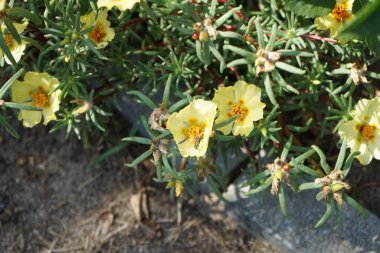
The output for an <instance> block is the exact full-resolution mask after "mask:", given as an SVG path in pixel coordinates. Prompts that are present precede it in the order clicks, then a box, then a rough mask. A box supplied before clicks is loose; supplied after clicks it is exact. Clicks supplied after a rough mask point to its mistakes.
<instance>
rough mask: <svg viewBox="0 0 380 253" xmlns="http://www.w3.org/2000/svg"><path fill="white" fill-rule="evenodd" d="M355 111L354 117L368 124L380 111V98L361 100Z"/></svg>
mask: <svg viewBox="0 0 380 253" xmlns="http://www.w3.org/2000/svg"><path fill="white" fill-rule="evenodd" d="M354 110H355V111H354V113H353V114H354V117H357V118H359V119H360V120H362V121H363V122H368V120H369V119H370V118H371V117H372V116H373V115H375V114H376V113H375V112H376V111H379V110H380V98H378V97H376V98H373V99H371V100H368V99H361V100H359V102H358V103H357V104H356V106H355V108H354Z"/></svg>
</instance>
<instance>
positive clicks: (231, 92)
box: [212, 80, 265, 136]
mask: <svg viewBox="0 0 380 253" xmlns="http://www.w3.org/2000/svg"><path fill="white" fill-rule="evenodd" d="M260 96H261V89H260V88H259V87H257V86H255V85H253V84H249V83H246V82H244V81H241V80H240V81H237V82H236V83H235V85H234V86H229V87H223V88H220V89H218V90H216V92H215V96H214V98H213V100H212V101H213V102H215V103H216V104H217V105H218V109H219V111H220V114H219V117H218V118H217V119H216V121H215V124H218V123H220V122H223V121H226V120H228V119H229V118H231V117H233V116H235V115H238V114H239V116H238V117H237V118H236V120H235V121H233V122H231V123H230V124H228V125H226V126H224V127H221V128H219V129H218V130H220V131H222V132H223V134H225V135H227V134H230V133H231V131H232V134H233V135H241V136H248V135H249V134H250V133H251V131H252V130H253V122H254V121H258V120H259V119H262V118H263V113H264V110H263V109H264V107H265V104H264V103H262V102H260Z"/></svg>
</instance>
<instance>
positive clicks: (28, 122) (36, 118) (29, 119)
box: [19, 103, 42, 127]
mask: <svg viewBox="0 0 380 253" xmlns="http://www.w3.org/2000/svg"><path fill="white" fill-rule="evenodd" d="M28 105H31V103H29V104H28ZM19 118H20V119H22V120H23V122H22V123H23V125H24V126H25V127H33V126H35V125H37V124H38V123H40V122H41V118H42V113H41V112H40V111H27V110H20V115H19Z"/></svg>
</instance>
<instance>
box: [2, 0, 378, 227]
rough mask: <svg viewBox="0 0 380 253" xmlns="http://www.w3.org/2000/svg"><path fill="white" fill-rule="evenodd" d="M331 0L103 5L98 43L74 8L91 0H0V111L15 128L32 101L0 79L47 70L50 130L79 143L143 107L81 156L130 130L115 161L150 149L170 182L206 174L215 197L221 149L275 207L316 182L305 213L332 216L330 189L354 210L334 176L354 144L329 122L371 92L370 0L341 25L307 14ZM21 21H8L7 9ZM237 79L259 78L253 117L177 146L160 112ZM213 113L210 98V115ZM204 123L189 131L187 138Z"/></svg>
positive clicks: (373, 32)
mask: <svg viewBox="0 0 380 253" xmlns="http://www.w3.org/2000/svg"><path fill="white" fill-rule="evenodd" d="M242 2H244V1H242ZM334 5H335V1H330V0H301V1H296V0H284V1H270V0H263V1H259V4H257V5H256V4H255V2H250V1H248V2H244V4H243V5H241V6H240V5H237V4H235V2H234V1H227V2H226V3H223V1H217V0H209V1H206V0H196V1H185V0H184V1H162V0H149V1H144V0H142V1H141V2H139V3H137V4H136V5H134V7H133V8H132V9H128V10H123V11H120V10H118V9H117V8H113V9H111V10H108V12H107V14H108V16H107V20H108V22H109V23H110V29H111V28H112V29H114V33H115V35H114V37H113V38H112V39H110V40H109V41H106V45H105V46H99V45H98V44H97V43H96V42H97V41H96V37H94V36H92V35H93V34H92V35H91V34H90V33H91V32H94V31H95V32H96V31H97V30H96V29H99V27H98V26H97V23H95V22H94V24H90V25H89V26H86V27H85V22H83V16H84V15H87V14H89V13H92V12H93V13H94V15H95V17H96V16H100V14H101V10H103V9H99V8H98V7H97V1H95V0H91V1H80V0H70V1H42V0H34V1H26V2H25V1H9V3H8V5H7V6H6V9H5V11H4V13H3V14H4V15H3V16H2V20H1V22H2V24H3V26H4V29H3V30H2V32H1V33H0V57H2V58H1V59H0V63H2V62H3V61H1V60H3V58H4V57H6V58H7V59H8V61H6V62H4V66H2V67H1V72H0V78H1V79H0V80H1V81H0V82H1V84H2V86H1V88H0V103H1V105H0V106H1V113H0V124H1V125H2V127H4V129H6V131H8V132H9V133H10V134H11V135H12V136H14V137H17V136H18V134H17V132H16V131H15V130H14V129H13V128H12V126H11V124H10V120H11V118H12V117H11V115H12V116H13V118H16V117H14V115H17V114H18V113H19V111H20V110H32V111H33V110H38V111H41V110H42V111H43V110H44V109H42V108H36V107H34V106H32V105H31V104H33V103H30V102H33V101H32V100H33V98H31V99H29V100H27V101H25V103H21V104H18V103H15V102H13V96H14V95H13V94H10V92H9V88H10V87H11V85H12V84H13V83H14V81H15V80H17V79H22V73H24V72H28V71H35V72H47V73H49V75H51V76H54V77H56V78H57V79H58V80H59V86H58V87H57V88H56V89H55V90H54V91H52V93H54V92H55V91H58V90H60V91H61V95H60V108H59V111H58V112H56V116H57V120H56V121H54V122H53V121H52V122H51V123H49V125H48V127H49V128H50V132H54V131H60V130H65V131H66V135H67V136H68V135H70V134H75V135H76V136H77V137H78V138H80V139H82V140H83V141H85V142H86V141H88V142H90V143H91V142H93V141H95V140H97V139H98V138H99V137H102V138H106V139H108V138H109V139H111V138H110V136H112V133H113V132H112V131H113V126H114V123H115V122H116V121H119V120H120V117H121V116H120V111H129V110H131V109H137V108H143V109H141V111H138V113H136V115H135V118H134V120H133V121H132V122H130V124H131V126H130V129H131V130H130V129H127V127H126V129H125V137H124V138H123V139H122V140H121V142H120V141H117V142H115V141H114V142H113V143H114V144H113V145H114V146H112V147H109V148H108V149H107V150H106V151H105V152H104V153H103V154H101V155H100V156H99V157H97V158H96V159H94V161H92V162H91V164H89V166H88V168H90V167H93V166H95V165H96V164H99V163H101V162H104V161H106V159H107V158H109V157H110V156H112V155H115V154H119V152H122V151H123V150H124V149H125V148H126V147H127V146H129V145H130V144H132V143H133V145H134V146H136V147H138V148H137V149H138V150H140V151H141V152H140V154H139V155H137V156H136V157H135V158H134V159H133V160H132V161H127V162H126V164H125V165H126V166H127V167H139V166H143V164H145V162H144V163H143V161H150V162H152V163H153V164H154V165H155V167H156V175H155V178H154V180H155V181H157V182H161V183H166V184H167V186H168V188H170V192H171V194H174V192H175V193H176V195H178V193H180V194H181V193H182V194H185V193H186V194H189V195H195V194H196V192H197V190H198V188H201V187H200V185H204V184H207V186H208V187H207V189H208V190H209V191H213V192H214V193H215V194H216V195H217V196H218V197H219V198H220V199H223V200H224V197H223V191H225V190H226V188H227V184H226V182H228V179H226V178H225V176H226V175H228V173H229V172H228V168H229V167H230V166H231V164H232V160H233V161H235V162H238V161H245V162H249V163H250V165H252V166H248V167H247V168H246V166H244V168H243V169H244V171H245V173H246V175H247V181H246V182H245V183H244V184H243V185H244V186H247V187H249V191H248V193H247V195H249V196H255V194H260V192H263V191H266V190H269V189H270V191H271V193H272V194H273V195H277V196H276V197H278V201H279V206H278V208H279V209H280V210H281V211H282V212H283V214H284V215H291V210H288V208H287V205H286V200H287V199H289V196H288V194H287V192H288V191H295V192H299V191H304V190H312V189H317V190H318V191H319V192H318V193H316V197H315V198H316V200H318V201H321V202H322V203H325V204H326V212H325V214H322V217H321V219H320V221H319V222H317V224H316V227H319V226H322V225H323V224H324V223H325V222H326V221H327V220H328V219H329V218H330V217H331V216H332V214H333V213H334V212H335V214H336V215H337V225H338V224H340V223H341V218H342V216H341V213H342V209H343V208H344V205H343V206H342V202H346V203H348V204H349V205H351V206H353V207H354V208H356V209H357V210H359V211H360V212H363V213H365V209H363V208H362V207H361V206H360V205H359V204H358V203H357V202H356V201H355V200H353V199H352V198H351V197H350V196H349V190H348V188H349V187H348V186H347V185H346V184H345V183H344V180H345V179H346V177H347V176H348V174H349V172H350V169H351V167H352V164H353V163H354V161H355V160H356V158H357V157H358V155H359V154H360V152H355V150H352V149H351V148H350V149H349V147H348V146H347V145H348V143H350V142H349V141H348V140H346V139H344V138H343V139H342V138H341V137H340V135H339V133H338V132H339V131H338V129H339V128H340V126H341V125H342V124H345V122H347V121H349V120H351V119H352V117H354V114H353V113H352V111H353V110H355V105H356V104H357V103H358V101H360V100H361V99H363V98H366V99H374V98H375V97H376V96H378V95H377V94H378V92H379V90H378V80H379V79H380V73H379V68H378V67H379V61H378V60H379V59H378V58H377V57H374V55H373V53H375V55H377V56H379V55H380V40H379V38H380V36H379V28H378V24H379V22H380V20H379V15H377V14H378V12H379V6H380V5H379V1H365V0H356V1H355V3H354V6H353V15H354V16H355V17H356V18H354V19H352V21H349V22H346V24H345V25H344V26H343V28H342V31H340V32H341V35H342V37H339V38H328V37H327V36H328V33H325V32H324V31H319V30H317V29H316V25H314V18H315V17H318V16H323V15H327V14H328V13H330V12H331V11H332V9H333V8H334ZM81 17H82V21H81ZM26 22H28V25H27V28H26V29H25V31H24V32H23V33H21V34H19V33H18V31H17V25H16V23H18V24H21V23H23V24H25V23H26ZM103 25H104V24H103ZM5 26H6V28H5ZM103 32H104V31H103ZM97 35H99V36H100V37H101V35H102V33H98V34H97ZM10 38H12V40H10ZM94 38H95V39H94ZM342 38H343V39H347V38H350V39H351V41H347V43H343V42H345V41H344V40H341V39H342ZM20 42H21V43H23V42H25V43H26V48H25V50H24V52H23V55H21V58H20V57H19V56H20V55H16V54H15V51H14V47H13V46H14V45H20ZM12 43H14V44H12ZM16 56H17V57H16ZM18 58H20V60H19V59H18ZM9 62H10V63H11V64H8V63H9ZM238 80H243V81H245V82H246V83H250V84H254V85H256V86H257V87H258V88H259V89H260V90H261V94H260V101H261V102H262V103H264V104H265V108H264V111H263V117H262V118H261V119H258V120H256V121H254V122H252V124H253V130H252V131H251V132H250V133H249V134H247V135H246V136H240V135H233V133H231V134H228V135H224V134H223V133H222V132H221V131H220V130H221V129H222V127H225V126H228V125H232V126H235V124H237V122H238V120H239V119H240V118H239V117H240V116H244V115H241V114H242V112H243V113H244V111H238V112H237V113H236V112H235V114H232V115H230V116H229V117H228V119H226V120H223V121H222V122H218V124H215V121H214V122H213V125H212V127H210V133H209V135H210V136H209V137H210V139H209V141H208V147H207V152H206V154H205V155H204V156H200V157H182V155H181V152H180V150H179V149H178V145H180V144H181V142H180V143H175V140H174V138H173V133H172V132H171V131H170V130H169V129H167V125H166V123H167V120H168V117H169V116H170V115H172V114H173V113H176V112H180V110H181V109H183V108H184V107H186V106H187V105H189V104H190V103H191V102H192V101H194V100H195V99H203V100H207V101H212V99H213V97H214V94H215V90H218V89H221V88H223V87H229V86H232V85H233V84H234V83H235V82H236V81H238ZM3 83H4V84H3ZM47 95H49V94H47ZM125 98H127V100H128V101H129V103H128V104H125V103H124V99H125ZM231 102H232V103H233V101H231ZM236 102H237V101H236ZM141 105H142V106H141ZM231 108H232V107H230V108H229V109H230V110H231ZM201 109H202V108H200V109H199V110H201ZM248 109H249V110H256V108H248ZM11 113H12V114H11ZM221 113H222V110H221V109H220V108H219V109H218V111H217V114H216V115H217V116H216V117H218V116H219V115H221ZM257 113H258V112H257ZM243 118H244V117H243ZM183 124H184V128H185V127H187V125H186V124H188V123H186V120H184V123H183ZM137 129H139V130H140V131H139V132H138V131H137ZM182 130H183V129H182ZM359 130H360V129H359ZM182 132H183V131H182ZM143 133H145V135H144V136H140V135H141V134H143ZM203 135H205V133H201V132H199V133H197V135H196V136H195V137H196V138H194V140H193V141H194V147H197V145H199V142H200V140H201V139H202V138H203V137H204V136H203ZM186 138H187V137H186ZM186 138H185V139H184V140H181V141H186ZM262 150H265V151H266V156H267V158H269V159H271V160H272V162H269V164H267V161H265V162H264V161H263V160H262V159H261V158H259V156H258V154H260V152H261V151H262ZM241 151H243V152H241ZM232 157H233V158H232ZM237 167H238V169H239V170H240V169H241V167H242V164H239V165H238V166H237ZM182 187H183V191H182ZM337 196H338V197H337ZM339 196H341V198H339ZM273 208H277V207H273Z"/></svg>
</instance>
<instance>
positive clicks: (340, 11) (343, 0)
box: [314, 0, 354, 38]
mask: <svg viewBox="0 0 380 253" xmlns="http://www.w3.org/2000/svg"><path fill="white" fill-rule="evenodd" d="M353 2H354V1H353V0H336V4H335V7H334V9H333V10H332V11H331V12H330V13H329V14H328V15H326V16H323V17H318V18H316V19H315V21H314V23H315V24H316V25H317V29H319V30H327V29H329V30H330V37H332V38H334V37H336V36H337V34H338V31H339V30H340V28H341V27H342V26H343V24H344V23H345V22H347V21H348V20H350V19H351V18H352V12H351V11H352V4H353Z"/></svg>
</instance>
